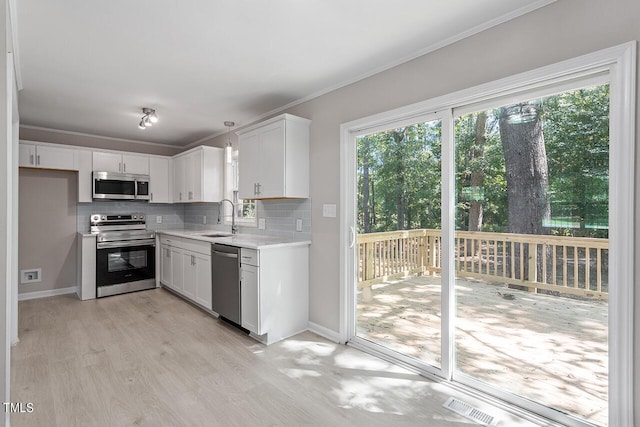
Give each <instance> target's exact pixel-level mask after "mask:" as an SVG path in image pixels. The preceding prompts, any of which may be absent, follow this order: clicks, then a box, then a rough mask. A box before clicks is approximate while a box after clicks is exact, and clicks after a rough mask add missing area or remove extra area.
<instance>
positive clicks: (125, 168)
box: [122, 163, 127, 172]
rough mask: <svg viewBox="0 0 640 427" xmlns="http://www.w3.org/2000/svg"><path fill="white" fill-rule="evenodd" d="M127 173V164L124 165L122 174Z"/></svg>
mask: <svg viewBox="0 0 640 427" xmlns="http://www.w3.org/2000/svg"><path fill="white" fill-rule="evenodd" d="M126 171H127V164H126V163H122V172H126Z"/></svg>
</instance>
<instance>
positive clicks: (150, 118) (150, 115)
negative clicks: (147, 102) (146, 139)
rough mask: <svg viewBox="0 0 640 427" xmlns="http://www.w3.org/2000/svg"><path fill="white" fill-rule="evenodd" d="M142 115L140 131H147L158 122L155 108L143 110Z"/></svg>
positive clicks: (139, 125)
mask: <svg viewBox="0 0 640 427" xmlns="http://www.w3.org/2000/svg"><path fill="white" fill-rule="evenodd" d="M142 114H144V115H143V116H142V119H141V120H140V123H139V124H138V127H139V128H140V129H146V128H148V127H151V126H153V124H154V123H157V122H158V115H157V114H156V110H154V109H153V108H146V107H145V108H143V109H142Z"/></svg>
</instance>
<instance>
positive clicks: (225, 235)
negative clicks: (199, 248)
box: [201, 233, 231, 237]
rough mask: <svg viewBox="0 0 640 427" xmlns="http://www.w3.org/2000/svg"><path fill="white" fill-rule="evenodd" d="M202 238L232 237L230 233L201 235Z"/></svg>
mask: <svg viewBox="0 0 640 427" xmlns="http://www.w3.org/2000/svg"><path fill="white" fill-rule="evenodd" d="M201 236H202V237H229V236H231V235H230V234H229V233H211V234H201Z"/></svg>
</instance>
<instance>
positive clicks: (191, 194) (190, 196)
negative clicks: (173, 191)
mask: <svg viewBox="0 0 640 427" xmlns="http://www.w3.org/2000/svg"><path fill="white" fill-rule="evenodd" d="M189 200H193V191H189Z"/></svg>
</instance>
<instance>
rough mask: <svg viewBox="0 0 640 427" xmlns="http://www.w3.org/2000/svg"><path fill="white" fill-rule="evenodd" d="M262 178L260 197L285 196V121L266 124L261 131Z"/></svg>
mask: <svg viewBox="0 0 640 427" xmlns="http://www.w3.org/2000/svg"><path fill="white" fill-rule="evenodd" d="M260 145H261V147H260V157H261V162H260V164H261V165H263V166H264V167H262V168H260V179H259V180H258V183H259V187H258V197H260V198H265V199H268V198H273V197H283V196H284V195H285V194H286V193H285V186H284V183H285V167H286V164H285V155H284V154H285V153H284V150H285V126H284V121H280V122H276V123H273V124H271V125H269V126H265V128H264V129H262V131H261V133H260Z"/></svg>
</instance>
